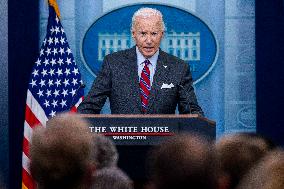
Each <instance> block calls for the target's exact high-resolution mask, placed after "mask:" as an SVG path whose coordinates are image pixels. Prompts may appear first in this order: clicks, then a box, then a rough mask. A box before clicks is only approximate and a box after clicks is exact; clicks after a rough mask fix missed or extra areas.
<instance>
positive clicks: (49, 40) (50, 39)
mask: <svg viewBox="0 0 284 189" xmlns="http://www.w3.org/2000/svg"><path fill="white" fill-rule="evenodd" d="M47 42H48V45H50V44H52V43H53V39H52V37H49V38H48V40H47Z"/></svg>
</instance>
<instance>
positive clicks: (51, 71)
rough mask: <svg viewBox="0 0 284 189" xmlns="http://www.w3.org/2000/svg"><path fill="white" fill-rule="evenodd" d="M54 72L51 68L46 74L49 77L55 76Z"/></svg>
mask: <svg viewBox="0 0 284 189" xmlns="http://www.w3.org/2000/svg"><path fill="white" fill-rule="evenodd" d="M54 71H55V70H54V69H51V68H50V70H49V72H48V73H49V75H50V76H53V75H55V73H54Z"/></svg>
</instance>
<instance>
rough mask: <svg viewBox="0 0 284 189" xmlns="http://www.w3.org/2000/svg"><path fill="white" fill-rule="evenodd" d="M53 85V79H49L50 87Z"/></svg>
mask: <svg viewBox="0 0 284 189" xmlns="http://www.w3.org/2000/svg"><path fill="white" fill-rule="evenodd" d="M52 85H53V80H52V79H49V80H48V86H49V87H50V86H52Z"/></svg>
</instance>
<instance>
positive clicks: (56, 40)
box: [54, 37, 59, 45]
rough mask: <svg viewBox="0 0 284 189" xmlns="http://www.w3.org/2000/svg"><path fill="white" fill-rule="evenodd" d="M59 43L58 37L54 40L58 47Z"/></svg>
mask: <svg viewBox="0 0 284 189" xmlns="http://www.w3.org/2000/svg"><path fill="white" fill-rule="evenodd" d="M57 43H59V40H58V38H57V37H55V38H54V44H55V45H56V44H57Z"/></svg>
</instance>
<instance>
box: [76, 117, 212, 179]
mask: <svg viewBox="0 0 284 189" xmlns="http://www.w3.org/2000/svg"><path fill="white" fill-rule="evenodd" d="M80 116H81V117H83V118H86V119H87V120H88V121H89V122H90V123H91V125H92V127H91V128H90V131H91V132H94V133H96V132H99V133H102V134H104V135H105V136H108V137H110V138H111V139H113V141H114V142H115V144H116V145H117V149H118V152H119V162H118V165H119V167H120V168H122V169H123V170H124V171H125V172H126V173H127V174H128V175H129V176H130V177H131V178H132V179H133V180H137V179H138V180H144V179H145V159H146V156H147V151H148V150H149V149H150V147H151V146H152V145H156V144H159V143H160V142H161V141H162V140H165V139H167V138H168V137H171V136H173V135H175V134H177V133H181V132H194V133H198V134H200V135H203V136H205V137H206V138H207V139H209V140H214V139H215V136H216V134H215V133H216V127H215V125H216V123H215V122H214V121H211V120H209V119H207V118H205V117H202V116H199V115H197V114H183V115H154V114H145V115H129V114H128V115H119V114H112V115H110V114H100V115H94V114H82V115H80Z"/></svg>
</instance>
